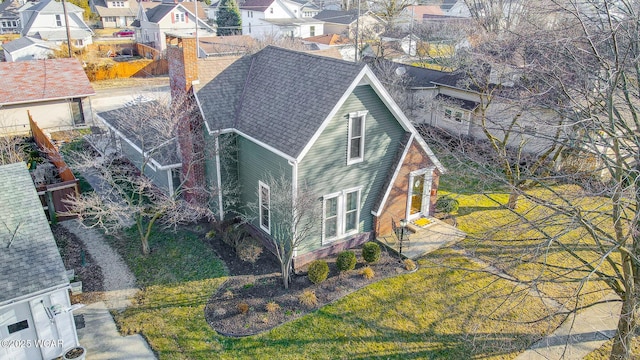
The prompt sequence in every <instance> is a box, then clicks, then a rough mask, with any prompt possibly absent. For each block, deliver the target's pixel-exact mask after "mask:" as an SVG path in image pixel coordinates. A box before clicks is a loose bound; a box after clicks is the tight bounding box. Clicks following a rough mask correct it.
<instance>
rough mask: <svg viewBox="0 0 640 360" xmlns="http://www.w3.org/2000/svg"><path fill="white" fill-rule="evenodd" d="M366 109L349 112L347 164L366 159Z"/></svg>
mask: <svg viewBox="0 0 640 360" xmlns="http://www.w3.org/2000/svg"><path fill="white" fill-rule="evenodd" d="M366 116H367V112H366V111H358V112H356V113H351V114H349V138H348V142H347V165H350V164H355V163H359V162H362V161H363V160H364V129H365V119H366Z"/></svg>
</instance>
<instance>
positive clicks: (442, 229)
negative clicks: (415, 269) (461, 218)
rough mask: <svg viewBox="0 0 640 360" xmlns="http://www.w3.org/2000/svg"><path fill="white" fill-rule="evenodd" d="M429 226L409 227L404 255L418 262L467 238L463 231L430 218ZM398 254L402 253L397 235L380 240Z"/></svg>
mask: <svg viewBox="0 0 640 360" xmlns="http://www.w3.org/2000/svg"><path fill="white" fill-rule="evenodd" d="M428 221H429V224H428V225H425V226H422V227H419V226H417V225H414V224H409V226H407V229H408V234H407V238H408V241H404V242H403V244H402V245H403V247H402V255H403V256H405V257H407V258H409V259H412V260H416V259H418V258H420V257H423V256H425V255H426V254H428V253H430V252H432V251H435V250H437V249H440V248H442V247H445V246H448V245H451V244H453V243H456V242H458V241H460V240H462V239H464V238H465V236H467V235H466V234H465V233H464V232H463V231H461V230H459V229H458V228H456V227H454V226H451V225H449V224H447V223H445V222H443V221H440V220H438V219H436V218H433V217H429V218H428ZM378 241H380V242H382V243H383V244H386V245H387V246H388V247H390V248H392V249H393V250H395V251H396V252H400V242H399V241H398V239H397V238H396V236H395V235H393V234H391V235H387V236H383V237H380V238H378Z"/></svg>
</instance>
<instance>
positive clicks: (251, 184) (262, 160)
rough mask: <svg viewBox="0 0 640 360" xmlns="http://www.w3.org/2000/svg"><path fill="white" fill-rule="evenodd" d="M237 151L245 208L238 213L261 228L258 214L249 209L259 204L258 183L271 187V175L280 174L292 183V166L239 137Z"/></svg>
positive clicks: (242, 201)
mask: <svg viewBox="0 0 640 360" xmlns="http://www.w3.org/2000/svg"><path fill="white" fill-rule="evenodd" d="M237 151H238V153H237V159H238V179H239V180H238V184H237V186H238V192H239V203H240V204H242V205H243V206H244V208H239V209H238V211H239V212H242V213H245V214H247V215H248V216H249V218H250V219H251V222H252V223H253V224H254V225H255V226H256V227H258V228H260V226H259V223H258V221H259V219H258V214H255V213H253V212H252V211H251V210H250V209H249V208H248V207H247V205H248V204H257V203H258V182H259V181H262V182H263V183H266V184H267V185H269V183H268V181H267V178H268V177H269V176H270V175H271V176H273V177H279V176H280V174H284V177H285V179H286V180H288V181H291V173H292V169H291V165H289V163H288V161H287V160H286V159H284V158H282V157H280V156H279V155H276V154H275V153H273V152H271V151H269V150H267V149H265V148H263V147H262V146H260V145H258V144H255V143H253V142H251V141H249V140H247V139H245V138H243V137H242V136H238V137H237ZM274 221H276V220H275V219H272V220H271V222H272V223H273V222H274ZM265 235H266V234H265Z"/></svg>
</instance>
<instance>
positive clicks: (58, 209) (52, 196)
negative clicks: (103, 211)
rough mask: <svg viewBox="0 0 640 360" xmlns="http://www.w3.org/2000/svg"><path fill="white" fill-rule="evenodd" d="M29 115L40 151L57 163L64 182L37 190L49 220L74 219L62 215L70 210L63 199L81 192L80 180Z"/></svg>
mask: <svg viewBox="0 0 640 360" xmlns="http://www.w3.org/2000/svg"><path fill="white" fill-rule="evenodd" d="M28 115H29V126H30V127H31V134H32V135H33V139H34V141H35V142H36V144H37V145H38V148H39V149H40V151H42V152H43V153H44V154H46V156H47V158H48V159H49V161H51V163H52V164H53V165H55V167H56V169H58V174H59V176H60V179H61V180H62V182H59V183H56V184H48V185H44V186H39V187H38V188H37V191H38V196H39V197H40V202H41V203H42V206H43V207H44V209H45V210H46V212H47V215H48V216H49V220H51V221H52V222H54V223H55V222H56V221H64V220H69V219H73V218H75V216H64V215H62V214H64V213H66V212H67V211H68V210H69V208H68V206H67V204H66V203H65V202H64V201H63V200H65V199H67V198H68V197H70V196H77V195H78V194H80V189H79V187H78V180H77V179H76V177H75V175H73V172H72V171H71V169H70V168H69V166H67V163H65V161H64V160H63V159H62V155H60V153H59V152H58V149H57V148H56V147H55V145H53V143H52V142H51V140H49V137H48V136H47V135H46V134H45V133H44V132H42V130H41V129H40V127H38V124H36V123H35V121H33V118H32V117H31V113H28Z"/></svg>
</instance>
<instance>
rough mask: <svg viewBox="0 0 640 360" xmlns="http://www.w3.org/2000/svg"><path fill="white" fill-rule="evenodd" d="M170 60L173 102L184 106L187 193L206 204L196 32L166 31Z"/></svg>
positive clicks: (192, 200)
mask: <svg viewBox="0 0 640 360" xmlns="http://www.w3.org/2000/svg"><path fill="white" fill-rule="evenodd" d="M167 61H168V64H169V85H170V87H171V99H172V102H173V106H174V108H176V109H180V108H181V109H182V110H183V111H179V112H178V113H180V114H181V118H180V119H179V124H178V144H179V148H180V149H179V151H180V157H181V159H182V179H184V186H185V192H184V197H185V199H186V200H187V201H189V202H190V203H196V204H199V205H206V204H207V201H208V196H207V191H206V189H205V186H206V180H205V168H204V163H205V156H204V150H205V144H204V123H203V119H202V116H201V114H200V111H199V110H198V107H197V105H196V102H195V98H194V92H193V83H194V81H196V80H198V57H197V47H196V39H195V38H194V37H193V36H186V35H185V36H177V35H169V34H167Z"/></svg>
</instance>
